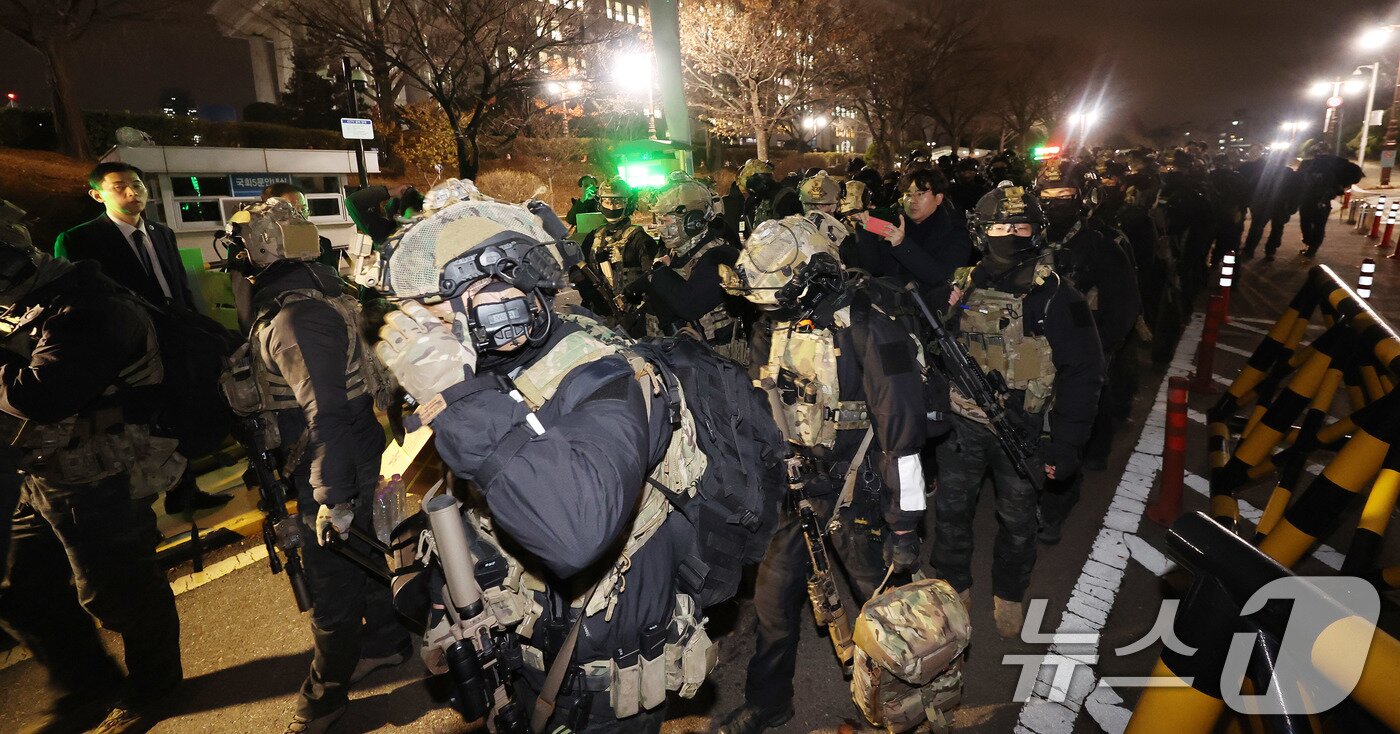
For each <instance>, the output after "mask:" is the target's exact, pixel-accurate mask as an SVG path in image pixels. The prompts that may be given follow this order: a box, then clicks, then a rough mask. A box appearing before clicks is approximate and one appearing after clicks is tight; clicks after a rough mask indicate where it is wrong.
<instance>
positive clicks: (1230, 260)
mask: <svg viewBox="0 0 1400 734" xmlns="http://www.w3.org/2000/svg"><path fill="white" fill-rule="evenodd" d="M1234 283H1235V253H1233V252H1227V253H1225V254H1224V255H1222V256H1221V258H1220V300H1221V301H1222V303H1221V305H1220V323H1222V324H1228V323H1230V291H1233V290H1234V289H1235V288H1234Z"/></svg>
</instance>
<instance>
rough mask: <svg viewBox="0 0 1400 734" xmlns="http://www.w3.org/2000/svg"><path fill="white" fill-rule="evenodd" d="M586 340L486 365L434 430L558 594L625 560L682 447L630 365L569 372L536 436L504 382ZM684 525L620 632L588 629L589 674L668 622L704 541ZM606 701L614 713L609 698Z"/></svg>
mask: <svg viewBox="0 0 1400 734" xmlns="http://www.w3.org/2000/svg"><path fill="white" fill-rule="evenodd" d="M577 329H579V327H578V326H577V325H575V324H572V323H568V322H556V323H555V326H554V328H553V330H552V333H551V334H550V336H549V340H548V342H547V343H546V344H545V345H544V346H542V347H540V348H526V349H524V350H522V351H521V352H520V353H518V354H515V355H509V356H506V357H501V356H500V355H492V354H489V353H488V354H485V355H483V359H482V362H481V363H480V364H479V365H478V373H477V375H476V376H475V377H473V378H471V379H469V380H468V381H467V382H466V383H465V384H464V385H462V387H463V388H465V396H464V397H461V398H460V399H458V400H456V401H455V402H452V403H451V404H449V405H448V406H447V408H446V409H445V410H444V411H443V412H442V413H441V414H440V415H438V416H437V417H436V418H435V419H434V420H433V421H432V424H431V425H432V428H433V432H434V441H435V442H436V445H437V450H438V453H439V454H440V455H441V456H442V459H443V461H444V462H445V463H446V464H447V466H448V467H449V468H451V470H452V471H453V472H454V473H455V474H457V475H458V476H461V477H465V478H467V479H470V480H472V481H473V482H474V484H475V486H476V487H477V489H478V490H479V491H480V492H481V494H482V495H483V496H484V497H485V501H486V504H487V506H488V507H489V508H490V510H491V516H492V518H493V521H494V522H495V524H496V527H497V528H498V529H499V531H500V533H501V534H502V535H504V536H506V537H507V539H508V540H509V542H510V543H511V544H512V545H514V546H518V547H519V548H520V549H522V550H523V551H525V553H524V554H521V555H523V560H524V561H525V562H526V563H527V564H534V563H538V564H542V565H543V571H545V575H544V578H545V580H546V583H548V584H549V586H550V587H551V588H552V589H556V590H561V591H567V592H568V594H569V595H572V594H573V593H581V592H582V591H584V590H586V589H587V588H588V587H589V585H590V584H592V583H593V582H594V581H595V580H596V579H597V578H598V576H599V575H600V574H601V573H603V572H604V571H606V570H607V569H608V568H610V567H611V565H612V564H613V563H614V562H615V561H616V560H617V549H618V547H619V546H618V543H619V542H620V539H621V537H622V535H623V534H624V533H625V532H626V529H627V527H628V524H629V522H630V520H631V517H632V514H633V510H634V508H635V507H636V504H637V500H638V498H639V497H640V495H641V490H642V486H643V484H644V482H645V481H646V478H647V475H648V474H649V473H650V472H651V469H652V467H654V466H655V465H656V464H657V463H658V462H659V461H660V460H661V458H662V457H663V455H664V454H665V452H666V446H667V444H668V442H669V441H670V438H671V426H670V424H669V418H668V414H667V409H666V405H665V402H664V398H663V397H661V396H649V395H644V394H643V392H642V389H641V386H640V383H638V382H637V380H636V378H635V377H634V376H633V373H632V368H631V367H630V366H628V364H627V361H626V360H625V359H623V358H622V357H620V356H609V357H604V358H602V359H599V360H597V361H594V362H591V363H588V364H585V365H583V366H580V367H576V368H574V369H573V370H572V371H571V372H569V373H568V374H567V375H566V376H565V377H564V379H563V382H562V383H560V385H559V388H558V390H557V392H556V393H555V394H554V397H553V398H551V399H550V400H549V401H547V402H546V403H545V404H544V405H543V406H541V407H540V410H539V411H538V412H536V413H535V415H536V417H537V418H538V420H539V423H540V424H541V425H542V426H543V427H544V429H545V430H544V433H543V434H542V435H536V434H535V431H534V429H532V428H531V427H530V426H529V425H528V424H527V423H526V415H527V413H528V411H527V408H526V406H525V405H524V404H523V403H520V402H517V401H516V400H515V399H513V398H511V397H510V396H509V395H508V394H507V393H506V392H505V390H504V389H503V388H502V383H501V382H500V380H499V378H498V377H497V375H503V374H507V373H509V372H512V371H514V370H515V369H517V368H523V367H526V366H529V365H530V364H533V363H534V362H536V361H537V360H541V359H545V358H547V355H548V354H549V352H550V350H552V349H554V348H555V346H556V345H557V344H558V343H559V341H560V340H561V339H562V338H563V337H564V335H566V334H568V333H570V332H572V331H575V330H577ZM648 400H650V401H651V407H650V412H649V413H648V407H647V401H648ZM677 515H679V513H674V514H673V515H672V516H671V518H670V519H668V520H667V521H666V522H665V523H663V524H662V526H661V529H660V530H659V531H658V532H657V534H656V535H655V536H654V537H653V538H652V539H650V540H649V541H647V543H646V544H644V545H643V546H642V547H641V548H640V549H639V550H638V551H637V552H636V554H634V555H633V556H632V559H631V562H632V565H631V568H630V570H628V572H627V585H626V588H625V590H624V591H623V592H622V593H621V595H620V597H619V599H618V605H617V608H616V610H615V611H614V614H613V618H612V621H611V622H608V621H605V620H604V619H603V616H604V615H602V614H599V615H596V616H593V617H590V618H588V619H586V620H585V622H584V625H583V630H582V631H581V632H580V634H579V638H578V648H577V650H576V651H575V655H576V660H577V661H578V662H588V661H593V660H599V659H604V658H606V657H608V656H610V655H611V654H612V653H613V652H614V651H616V650H618V649H636V643H637V635H638V634H639V632H640V631H641V630H642V629H644V628H645V627H647V626H649V625H652V624H660V625H662V626H663V627H664V626H665V625H666V624H667V623H668V622H669V620H670V615H671V610H672V606H673V604H674V594H675V574H676V568H677V564H678V563H679V561H680V560H681V559H682V558H683V557H684V555H685V553H686V552H687V549H689V548H691V547H692V546H691V545H689V544H690V543H693V542H694V531H693V530H692V529H691V528H690V525H689V524H688V523H687V522H686V521H685V520H684V518H678V517H677ZM541 601H542V604H543V606H544V608H545V610H546V613H545V618H544V619H542V620H541V623H539V624H536V626H535V644H536V645H537V646H538V645H542V644H543V643H542V641H543V638H544V631H545V628H546V627H547V626H548V625H547V621H548V618H549V614H550V613H549V609H550V603H549V599H548V598H543V599H542V600H541ZM534 683H535V685H537V686H538V681H534ZM601 698H602V700H603V703H606V701H607V696H602V697H601Z"/></svg>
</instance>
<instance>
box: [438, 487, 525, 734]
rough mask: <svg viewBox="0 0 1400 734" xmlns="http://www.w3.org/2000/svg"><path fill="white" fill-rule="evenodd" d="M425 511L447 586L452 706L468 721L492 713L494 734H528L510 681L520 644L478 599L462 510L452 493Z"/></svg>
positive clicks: (445, 650)
mask: <svg viewBox="0 0 1400 734" xmlns="http://www.w3.org/2000/svg"><path fill="white" fill-rule="evenodd" d="M423 512H424V513H425V514H427V516H428V525H429V527H430V528H431V533H432V537H433V548H434V552H435V553H436V555H437V558H438V563H439V565H440V566H441V568H442V575H443V577H444V579H446V582H447V585H446V589H445V592H444V594H443V604H444V606H445V607H446V612H447V621H448V623H449V624H450V628H449V632H450V634H449V635H448V636H447V637H446V638H445V639H443V640H442V641H441V642H440V643H438V644H440V645H441V647H442V649H443V654H444V658H445V660H446V663H447V669H448V672H449V673H450V674H451V676H452V682H453V690H452V705H453V707H454V708H456V709H457V711H458V712H459V713H460V714H462V717H463V718H464V719H466V720H467V721H477V720H479V719H485V718H486V717H488V716H490V715H491V714H492V712H493V711H494V714H495V715H494V716H493V717H492V718H491V719H490V722H489V727H488V728H489V729H490V730H491V731H492V732H493V734H530V724H529V720H528V718H527V715H526V712H525V711H524V710H523V709H522V708H521V706H520V704H519V702H517V701H516V700H515V686H514V681H513V680H512V676H513V675H514V673H515V671H516V670H518V669H519V668H520V667H521V665H522V664H523V663H522V660H521V650H520V643H519V641H518V640H517V639H516V638H515V635H513V634H510V633H507V632H506V631H505V629H504V628H503V627H502V626H501V624H500V623H499V622H498V621H497V620H496V616H495V615H494V614H492V613H491V610H490V609H488V608H487V607H486V604H485V603H484V602H483V601H482V599H481V587H480V586H479V585H478V584H477V578H476V572H477V564H476V561H475V559H473V558H472V552H471V547H470V545H469V544H468V542H467V532H466V526H465V524H464V523H463V522H462V507H461V505H460V504H459V503H458V502H457V500H456V499H454V498H453V497H452V496H451V495H448V494H440V495H437V496H435V497H429V498H427V499H425V500H424V502H423Z"/></svg>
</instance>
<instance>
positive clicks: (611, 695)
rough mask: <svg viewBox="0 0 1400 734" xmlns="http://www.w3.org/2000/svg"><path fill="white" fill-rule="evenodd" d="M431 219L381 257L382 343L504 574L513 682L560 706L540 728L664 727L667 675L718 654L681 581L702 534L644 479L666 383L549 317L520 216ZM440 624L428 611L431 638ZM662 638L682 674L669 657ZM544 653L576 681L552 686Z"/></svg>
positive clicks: (526, 221) (668, 440)
mask: <svg viewBox="0 0 1400 734" xmlns="http://www.w3.org/2000/svg"><path fill="white" fill-rule="evenodd" d="M425 221H428V222H431V223H433V226H432V227H419V226H413V227H409V228H407V230H406V231H405V232H403V233H401V234H400V236H399V242H398V246H397V247H396V248H395V250H394V252H393V255H392V257H391V259H390V262H389V278H388V285H389V286H390V288H391V289H392V290H393V292H394V293H395V294H396V295H397V296H398V297H399V298H401V299H403V302H402V304H401V305H400V310H399V311H396V312H393V313H390V314H389V315H388V317H387V319H386V324H385V327H384V329H383V330H382V331H381V337H382V341H381V342H380V343H379V345H378V346H377V347H376V351H377V353H378V354H379V355H380V357H381V358H382V360H383V361H384V363H385V364H386V365H387V366H388V367H389V369H390V370H392V371H393V373H394V374H395V375H396V376H397V377H398V380H399V382H400V384H402V386H403V387H404V389H405V390H407V392H408V394H409V395H411V396H413V397H414V398H415V399H416V400H417V401H418V403H419V405H420V406H422V407H421V408H420V409H419V411H418V413H417V414H416V415H417V416H418V417H420V418H421V420H422V421H423V422H424V423H426V424H428V425H430V426H431V427H432V429H433V432H434V441H435V443H436V447H437V451H438V453H439V454H440V455H441V457H442V459H443V461H444V462H445V463H446V464H447V466H448V467H449V468H450V469H451V472H452V474H454V475H455V476H456V477H460V478H462V479H465V480H467V481H468V482H470V486H469V487H467V486H465V485H464V484H462V483H458V484H457V486H456V489H455V490H454V491H455V493H456V494H457V496H458V497H459V498H460V499H462V500H463V501H464V502H466V503H467V504H468V507H469V512H468V525H470V526H472V527H474V528H476V530H475V531H474V532H478V533H480V537H481V539H482V541H483V543H489V544H490V545H491V546H492V547H494V548H496V549H498V550H499V552H500V553H501V554H502V558H503V559H504V560H505V561H506V562H507V564H508V566H509V571H508V573H507V574H506V575H505V576H506V577H505V578H504V579H500V580H498V581H497V582H496V583H497V586H495V587H493V588H488V589H485V594H486V595H487V597H488V598H493V599H496V600H497V601H499V604H497V603H496V602H493V609H496V610H497V612H496V614H497V616H498V618H499V619H500V621H501V622H502V623H503V624H509V625H512V626H513V627H512V628H513V630H514V633H515V634H516V635H518V638H517V640H518V642H519V649H520V650H521V651H522V652H521V655H522V669H521V674H522V675H523V682H524V685H525V689H526V690H523V691H522V693H528V694H529V695H530V696H531V697H537V696H541V695H543V698H545V699H546V700H551V701H553V703H554V704H555V705H554V707H553V708H552V714H551V716H550V718H549V719H548V726H545V727H544V728H543V729H541V728H539V726H535V727H533V729H534V730H536V731H541V730H542V731H554V730H555V729H556V728H557V727H560V726H563V727H566V730H572V731H574V732H658V731H660V730H661V724H662V721H663V720H664V718H665V700H666V689H667V681H668V680H671V679H672V678H674V679H675V680H674V681H672V682H674V683H675V684H676V685H678V686H679V685H682V684H683V685H684V686H685V688H684V689H683V690H682V695H693V694H694V692H695V689H698V687H699V685H700V683H701V682H702V681H703V677H704V675H705V674H707V673H708V671H709V668H710V667H712V666H713V657H712V655H713V650H712V648H711V646H710V644H709V639H708V637H706V636H705V634H704V628H703V625H702V622H701V621H700V619H699V618H698V615H699V611H698V609H696V608H695V606H696V605H695V602H694V600H693V597H692V596H691V595H690V594H688V593H685V592H682V591H681V590H680V587H679V585H678V581H677V572H678V563H679V561H680V558H679V557H680V556H682V555H683V553H681V552H678V551H679V550H680V549H681V548H690V547H692V546H693V545H694V544H695V543H696V540H695V533H694V530H693V528H692V526H690V525H689V524H688V523H687V522H686V521H685V520H684V518H677V517H676V515H679V514H680V513H675V514H674V515H673V514H671V513H670V512H669V507H670V506H669V504H668V503H667V500H666V499H665V498H664V496H663V495H661V494H660V492H658V491H656V490H655V489H654V488H653V486H652V485H651V484H650V483H649V482H648V477H649V475H650V474H651V473H652V472H653V467H656V466H657V465H658V464H660V463H663V462H669V461H670V460H671V457H672V456H673V454H672V453H671V451H672V447H675V450H678V451H679V450H681V449H682V448H683V444H684V443H685V442H684V441H682V440H680V432H679V431H673V426H672V422H671V421H672V415H671V411H670V406H669V404H668V398H667V391H666V390H662V389H659V387H658V385H657V383H656V382H655V380H656V379H659V378H658V377H657V376H656V375H655V373H653V372H649V371H648V370H647V369H645V368H640V367H634V365H633V363H632V362H631V361H629V360H630V358H629V356H628V353H627V352H625V351H624V349H623V347H624V346H625V340H622V339H619V338H618V337H616V336H615V335H613V334H612V333H611V332H609V331H608V330H607V329H606V328H604V327H602V326H600V325H598V324H596V323H594V322H592V321H591V320H589V319H586V318H579V317H567V318H566V317H561V316H560V315H558V314H557V313H556V312H555V310H554V306H553V303H552V301H553V299H554V295H555V293H556V292H557V291H558V290H559V289H560V288H561V287H563V286H564V285H565V277H564V274H563V271H562V269H561V267H560V263H559V259H558V257H557V256H556V255H555V254H553V253H552V252H551V251H550V250H551V248H550V247H549V246H546V245H544V244H542V243H544V242H547V241H549V239H550V238H549V237H548V236H547V235H546V233H545V230H544V229H543V228H542V226H541V225H540V223H539V221H538V220H536V219H535V218H534V217H533V216H532V215H531V214H530V213H529V212H528V211H526V210H525V209H524V208H521V207H518V206H513V205H507V204H502V203H498V202H464V203H461V204H457V205H455V206H453V207H449V208H447V209H444V210H443V211H441V212H438V213H437V214H435V215H433V217H432V218H431V219H429V220H425ZM639 369H640V370H641V371H640V372H639V371H638V370H639ZM691 428H692V429H693V426H692V427H691ZM673 432H674V433H675V438H673ZM691 446H692V447H693V444H691ZM667 466H673V465H672V464H667ZM505 541H508V542H505ZM624 573H625V574H626V575H625V577H624V576H623V574H624ZM478 578H480V576H478ZM483 586H486V584H484V583H483ZM447 625H448V622H447V620H445V619H443V617H442V611H441V609H439V610H438V611H437V612H435V618H434V619H433V620H431V621H430V624H429V627H430V631H429V634H428V638H427V640H426V642H431V640H432V638H433V637H434V636H435V635H436V634H437V633H436V632H434V631H433V630H435V629H437V628H438V627H444V628H445V627H447ZM673 644H674V645H675V647H677V648H684V652H680V653H677V655H678V656H679V657H680V658H682V659H683V660H684V666H685V668H684V670H685V673H686V675H685V678H684V681H682V680H681V679H682V674H681V673H680V672H679V671H676V670H667V666H666V665H664V664H663V660H665V659H667V658H670V656H671V652H666V651H664V648H670V647H671V646H672V645H673ZM560 656H563V657H562V658H560ZM692 656H695V657H692ZM707 656H709V657H708V658H707ZM555 659H562V660H564V664H565V665H566V666H567V673H566V675H565V677H564V679H563V682H562V684H560V685H556V686H555V689H556V690H553V691H547V690H546V685H547V681H546V675H545V672H546V669H547V668H550V667H551V665H552V662H553V661H554V660H555ZM707 660H708V662H707ZM653 662H654V663H656V664H655V665H653ZM677 664H678V665H679V664H681V661H680V660H678V661H677ZM639 666H640V667H644V668H645V671H644V672H642V673H640V674H638V673H637V670H636V668H637V667H639ZM695 671H698V679H692V676H691V675H690V674H691V673H693V672H695ZM657 674H659V677H657ZM633 675H641V676H642V682H641V684H640V689H641V690H642V691H645V692H646V693H641V694H639V692H638V685H637V684H636V679H635V678H629V676H633ZM623 680H631V681H632V684H631V685H627V686H624V685H621V684H619V683H617V682H618V681H623ZM536 711H537V714H538V713H539V712H540V711H550V709H549V708H548V707H546V708H544V709H540V708H537V709H536ZM540 726H543V723H542V724H541V725H540Z"/></svg>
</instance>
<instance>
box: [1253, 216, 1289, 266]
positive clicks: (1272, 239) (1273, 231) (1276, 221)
mask: <svg viewBox="0 0 1400 734" xmlns="http://www.w3.org/2000/svg"><path fill="white" fill-rule="evenodd" d="M1292 216H1293V215H1291V214H1288V213H1287V212H1274V213H1269V212H1265V211H1259V212H1256V211H1254V210H1253V209H1251V210H1250V211H1249V234H1248V235H1247V236H1246V237H1245V239H1244V252H1245V254H1247V255H1250V256H1253V255H1254V251H1255V250H1256V249H1258V247H1259V240H1260V239H1262V238H1263V237H1264V227H1265V225H1268V227H1269V238H1268V239H1267V240H1265V242H1264V254H1266V255H1272V254H1274V253H1275V252H1277V251H1278V248H1279V246H1280V245H1282V244H1283V228H1284V226H1285V225H1287V224H1288V220H1289V219H1290V218H1291V217H1292Z"/></svg>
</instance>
